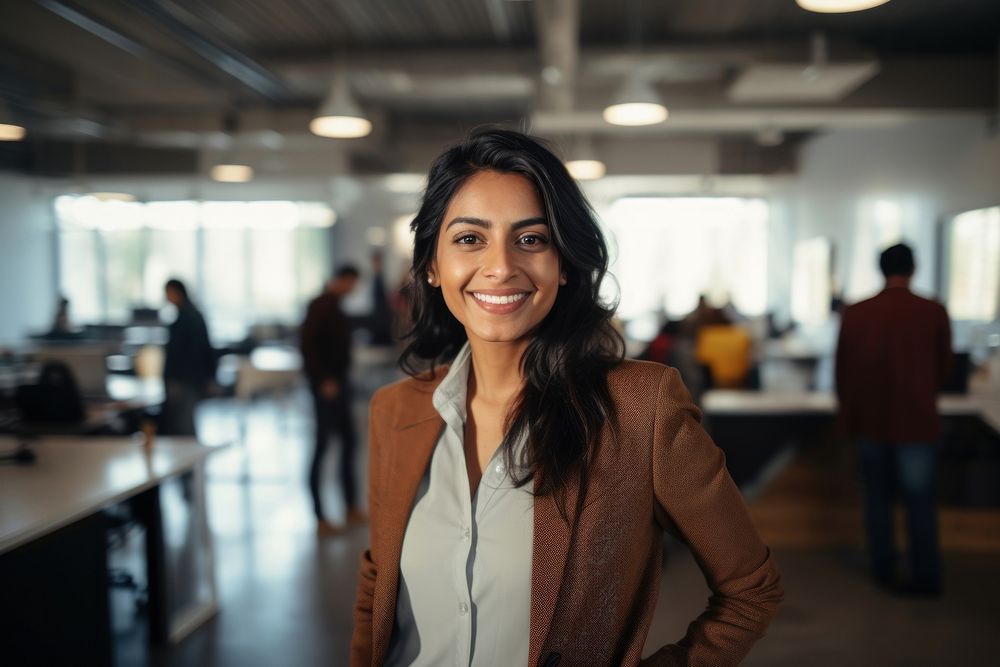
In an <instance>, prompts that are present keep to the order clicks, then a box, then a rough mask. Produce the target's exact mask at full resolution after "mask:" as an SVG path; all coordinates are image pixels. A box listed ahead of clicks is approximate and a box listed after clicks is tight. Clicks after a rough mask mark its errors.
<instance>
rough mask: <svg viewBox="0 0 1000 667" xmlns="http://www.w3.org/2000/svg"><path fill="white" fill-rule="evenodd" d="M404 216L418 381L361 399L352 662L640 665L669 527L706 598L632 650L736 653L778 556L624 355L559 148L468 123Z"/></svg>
mask: <svg viewBox="0 0 1000 667" xmlns="http://www.w3.org/2000/svg"><path fill="white" fill-rule="evenodd" d="M411 228H412V229H413V231H414V238H415V241H414V261H413V267H412V276H411V277H412V280H413V285H412V297H413V298H412V301H413V313H412V315H413V322H414V325H413V329H412V330H411V331H410V333H409V339H410V342H409V346H408V347H407V348H406V350H405V352H404V354H403V358H402V360H401V363H402V365H403V368H404V369H406V370H407V371H408V372H409V373H410V374H411V375H412V376H413V377H411V378H410V379H408V380H405V381H403V382H400V383H397V384H395V385H392V386H390V387H386V388H384V389H382V390H380V391H379V392H377V393H376V395H375V396H374V397H373V398H372V404H371V410H370V413H369V437H370V442H369V453H370V456H371V461H370V463H369V475H370V490H369V503H370V510H371V546H370V549H369V550H368V551H367V552H365V554H364V555H363V556H362V563H361V573H360V582H359V587H358V596H357V601H356V604H355V630H354V636H353V640H352V649H351V664H352V665H355V666H357V665H381V664H386V665H440V664H468V665H493V664H503V665H516V664H520V665H524V664H528V665H546V666H548V667H552V666H554V665H556V664H564V665H584V664H585V665H636V664H639V663H640V660H641V658H642V651H643V646H644V643H645V638H646V633H647V631H648V629H649V625H650V622H651V619H652V615H653V606H654V603H655V601H656V599H657V588H658V586H659V578H660V573H661V563H662V549H663V539H662V538H663V531H664V530H669V531H671V532H672V533H674V534H676V535H677V536H679V537H680V538H681V539H683V540H684V541H686V542H687V543H688V545H689V546H690V547H691V549H692V551H693V552H694V553H695V556H696V560H697V562H699V563H700V564H701V566H702V568H703V570H704V573H705V577H706V580H707V582H708V584H709V586H710V587H711V588H712V592H713V595H712V597H711V598H710V600H709V604H708V608H707V610H706V611H705V612H704V613H703V614H702V615H701V616H700V617H699V618H697V619H696V620H695V621H694V622H693V623H692V624H691V625H690V626H689V629H688V633H687V636H685V637H684V638H683V639H682V640H681V641H679V642H678V643H677V644H672V645H669V646H664V647H662V648H661V649H659V650H658V651H656V652H655V653H654V654H653V655H652V656H650V657H649V658H648V663H647V664H658V665H681V664H713V665H727V664H736V663H737V662H739V661H740V660H741V659H742V657H743V656H744V655H745V654H746V652H747V651H748V650H749V649H750V646H751V645H752V644H753V642H754V641H755V640H756V639H758V638H759V637H760V636H762V635H763V633H764V631H765V629H766V627H767V625H768V622H769V621H770V618H771V617H772V616H773V615H774V613H775V609H776V607H777V605H778V603H779V602H780V600H781V596H782V593H781V586H780V583H779V575H778V572H777V568H776V567H775V565H774V562H773V560H772V559H771V557H770V552H769V551H768V549H767V548H766V547H765V546H764V545H763V544H762V543H761V541H760V538H759V537H758V536H757V533H756V531H755V530H754V527H753V525H752V523H751V522H750V519H749V516H748V514H747V511H746V507H745V506H744V504H743V501H742V499H741V497H740V495H739V491H738V490H737V489H736V487H735V485H734V484H733V482H732V480H731V479H730V477H729V474H728V473H727V472H726V468H725V462H724V458H723V456H722V454H721V453H720V452H719V450H718V449H717V448H716V447H715V445H714V444H713V443H712V441H711V440H710V439H709V437H708V436H707V435H706V433H705V431H704V430H703V429H702V428H701V426H700V423H699V421H700V412H699V411H698V410H697V408H695V407H694V405H693V404H692V402H691V399H690V396H689V395H688V392H687V390H686V389H685V388H684V386H683V385H682V384H681V381H680V379H679V376H678V374H677V372H676V371H675V370H674V369H670V368H667V367H664V366H661V365H658V364H652V363H642V362H633V361H626V360H624V359H623V352H622V348H623V346H622V341H621V338H620V337H619V336H618V334H617V333H615V330H614V329H613V328H612V326H611V323H610V321H611V317H612V315H613V313H614V309H613V307H610V306H609V305H607V304H605V303H603V302H602V301H601V300H600V298H599V296H598V290H599V285H600V282H601V279H602V278H603V276H604V274H605V272H606V270H607V265H608V252H607V248H606V246H605V243H604V239H603V238H602V236H601V233H600V230H599V228H598V226H597V223H596V222H595V220H594V216H593V214H592V212H591V210H590V207H589V206H588V204H587V202H586V200H585V199H584V198H583V195H582V194H581V193H580V190H579V189H578V188H577V186H576V184H575V183H574V181H573V179H572V178H571V177H570V175H569V174H568V173H567V171H566V169H565V167H564V166H563V164H562V162H561V161H560V160H559V159H558V158H556V157H555V156H554V155H553V154H552V153H551V152H550V151H549V150H548V149H546V148H545V147H544V146H543V145H542V144H541V143H539V142H538V141H537V140H534V139H532V138H530V137H527V136H525V135H523V134H519V133H517V132H511V131H504V130H487V131H483V132H480V133H477V134H474V135H472V136H471V137H470V138H469V139H467V140H466V141H465V142H464V143H462V144H460V145H458V146H456V147H454V148H451V149H449V150H448V151H446V152H445V153H443V154H442V155H441V157H439V158H438V160H437V161H436V162H435V164H434V166H433V167H432V168H431V172H430V176H429V178H428V185H427V190H426V192H425V193H424V199H423V204H422V206H421V209H420V211H419V213H418V214H417V216H416V217H415V218H414V220H413V223H412V226H411ZM446 362H450V364H449V365H448V366H445V367H442V366H441V364H443V363H446ZM428 367H429V368H428ZM642 662H643V663H646V661H642Z"/></svg>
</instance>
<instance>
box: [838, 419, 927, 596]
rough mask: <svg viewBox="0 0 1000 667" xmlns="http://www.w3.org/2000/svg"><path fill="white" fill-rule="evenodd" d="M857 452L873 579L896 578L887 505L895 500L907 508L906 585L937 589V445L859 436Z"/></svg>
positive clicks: (890, 516)
mask: <svg viewBox="0 0 1000 667" xmlns="http://www.w3.org/2000/svg"><path fill="white" fill-rule="evenodd" d="M858 454H859V459H860V464H861V481H862V484H863V486H864V496H865V534H866V537H867V541H868V555H869V558H870V559H871V566H872V573H873V574H874V576H875V579H876V580H877V581H879V582H880V583H884V584H889V583H892V581H893V580H894V578H895V575H896V549H895V540H894V530H893V523H894V522H893V515H892V506H893V501H894V500H895V499H896V497H897V496H899V497H900V498H901V499H902V501H903V506H904V507H905V509H906V523H907V533H908V536H907V537H908V546H909V562H910V575H911V579H910V584H911V586H913V587H915V588H920V589H928V590H936V589H939V588H940V587H941V546H940V544H939V543H938V525H937V501H936V488H935V485H936V481H937V457H938V450H937V446H936V445H935V444H934V443H928V442H915V443H904V444H900V443H884V442H878V441H875V440H871V439H869V438H859V439H858Z"/></svg>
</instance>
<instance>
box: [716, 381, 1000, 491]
mask: <svg viewBox="0 0 1000 667" xmlns="http://www.w3.org/2000/svg"><path fill="white" fill-rule="evenodd" d="M702 409H703V410H704V412H705V416H706V422H707V425H708V428H709V431H710V433H711V434H712V437H713V438H714V439H715V442H716V444H718V445H719V447H720V448H721V449H722V450H723V451H724V452H725V453H726V460H727V464H728V466H729V471H730V474H731V475H732V477H733V479H734V480H736V483H737V484H739V485H741V486H744V485H749V484H752V483H753V482H755V481H756V480H757V479H758V478H759V477H760V476H761V473H762V472H763V471H765V470H766V468H767V466H768V464H769V463H770V462H771V461H774V460H776V459H777V457H778V456H779V454H780V453H781V452H782V451H783V450H786V449H787V448H788V447H789V445H790V444H791V443H800V444H801V443H819V442H822V441H823V440H825V439H826V438H828V437H829V435H830V433H831V431H832V427H833V423H834V419H835V417H836V415H837V397H836V395H835V394H834V393H833V392H816V391H804V392H772V391H743V390H723V389H716V390H710V391H707V392H705V394H704V395H703V396H702ZM938 411H939V412H940V414H941V416H942V417H943V418H945V419H946V420H947V419H950V418H951V419H955V420H957V421H961V420H962V419H969V420H973V421H975V422H976V423H979V424H982V425H983V426H984V427H985V428H986V430H987V432H989V433H990V434H992V437H994V438H996V437H1000V394H998V393H996V392H995V390H985V389H980V390H978V391H973V392H971V393H969V394H963V395H942V396H941V397H940V398H939V399H938ZM765 476H766V475H765Z"/></svg>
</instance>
